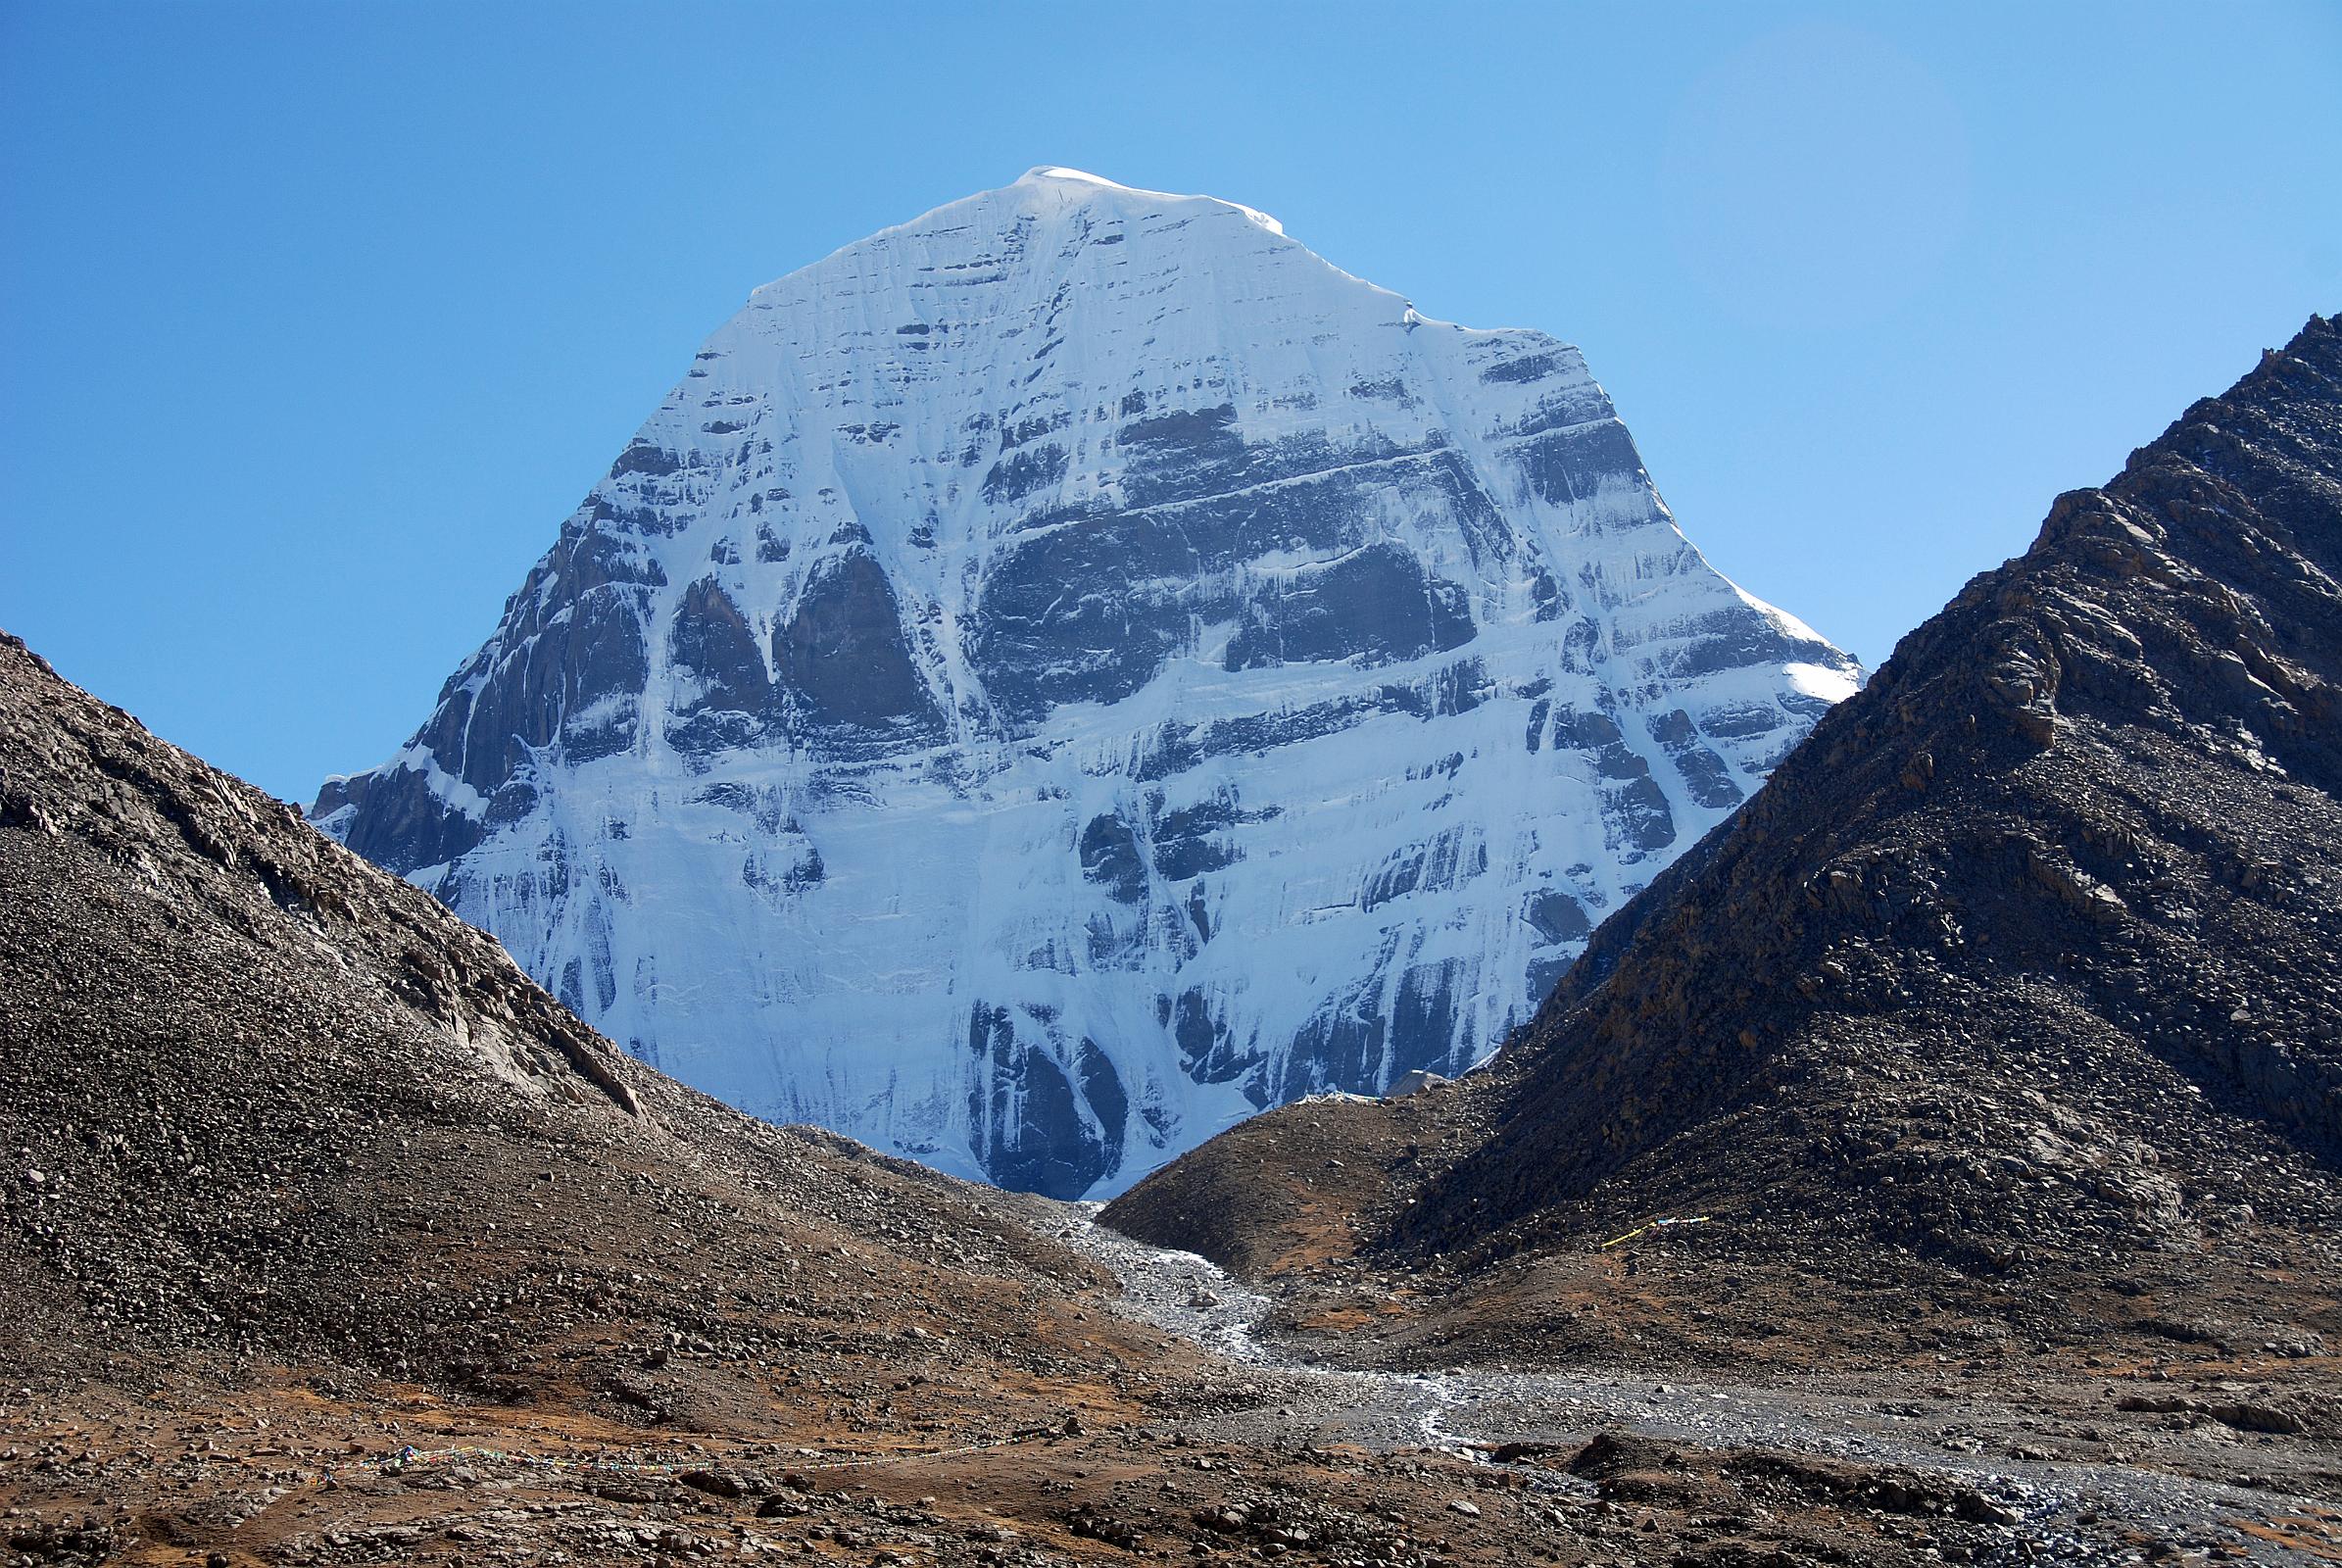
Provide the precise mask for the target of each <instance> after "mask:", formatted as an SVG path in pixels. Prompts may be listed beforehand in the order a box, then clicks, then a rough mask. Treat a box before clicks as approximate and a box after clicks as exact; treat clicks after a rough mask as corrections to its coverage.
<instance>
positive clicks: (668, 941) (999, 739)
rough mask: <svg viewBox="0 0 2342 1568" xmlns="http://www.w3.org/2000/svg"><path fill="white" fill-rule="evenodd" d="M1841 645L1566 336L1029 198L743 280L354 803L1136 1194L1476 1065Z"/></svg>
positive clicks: (564, 968)
mask: <svg viewBox="0 0 2342 1568" xmlns="http://www.w3.org/2000/svg"><path fill="white" fill-rule="evenodd" d="M1857 673H1858V672H1857V670H1856V667H1855V665H1854V663H1853V662H1852V661H1850V660H1849V659H1847V658H1846V657H1845V656H1844V655H1842V654H1840V653H1839V652H1837V651H1836V650H1835V649H1833V648H1831V647H1830V645H1829V644H1827V643H1825V642H1823V641H1822V640H1821V639H1820V638H1818V637H1817V636H1815V635H1814V634H1813V633H1812V632H1811V631H1809V630H1807V629H1806V628H1805V627H1804V626H1803V625H1801V624H1800V623H1799V622H1797V621H1796V620H1794V619H1792V618H1791V617H1789V616H1787V615H1784V614H1782V613H1780V612H1778V611H1775V610H1772V609H1770V608H1768V607H1767V606H1765V605H1762V604H1760V603H1758V602H1757V601H1755V600H1754V599H1751V598H1750V597H1749V596H1748V595H1746V594H1744V593H1742V592H1741V591H1740V590H1739V589H1737V588H1735V587H1734V586H1733V585H1732V583H1730V582H1729V581H1727V580H1726V579H1725V578H1724V577H1722V576H1721V575H1719V574H1718V573H1717V572H1716V571H1715V570H1714V569H1713V568H1711V567H1710V566H1709V565H1708V564H1707V563H1706V562H1705V561H1703V560H1702V559H1701V558H1700V556H1699V554H1698V552H1696V551H1695V550H1693V549H1692V548H1691V546H1690V545H1688V544H1687V543H1685V542H1684V539H1683V535H1682V534H1680V533H1679V532H1678V531H1677V530H1676V526H1675V523H1674V520H1673V518H1672V517H1671V516H1670V515H1668V513H1667V510H1666V508H1665V507H1664V506H1663V505H1662V504H1661V503H1660V501H1659V497H1658V495H1657V494H1656V492H1655V491H1654V490H1653V489H1652V486H1651V482H1650V479H1649V477H1648V476H1647V475H1646V474H1645V473H1644V472H1643V469H1642V466H1641V462H1640V460H1639V458H1638V457H1637V456H1636V454H1635V444H1634V442H1633V441H1632V440H1631V439H1630V438H1629V436H1628V434H1627V431H1626V428H1625V427H1624V426H1623V425H1621V424H1620V423H1619V421H1618V419H1617V418H1616V417H1615V416H1614V415H1613V414H1612V412H1611V408H1610V403H1609V400H1608V398H1607V397H1605V396H1604V394H1603V392H1602V389H1601V388H1600V387H1599V386H1597V385H1595V384H1594V382H1593V381H1592V379H1591V378H1590V377H1589V376H1588V375H1587V373H1586V366H1585V363H1584V361H1583V360H1582V359H1581V358H1580V356H1579V354H1578V352H1577V351H1576V350H1575V349H1572V348H1568V347H1565V346H1563V345H1562V344H1560V343H1557V342H1555V341H1553V340H1552V339H1551V338H1548V337H1545V336H1543V335H1541V334H1538V333H1536V332H1526V331H1495V332H1480V331H1470V330H1467V329H1465V328H1462V327H1458V326H1453V325H1449V324H1447V323H1444V322H1439V321H1433V320H1428V319H1424V318H1422V317H1419V316H1417V315H1416V313H1415V312H1414V311H1413V310H1412V309H1411V308H1410V307H1409V306H1408V304H1407V302H1406V301H1404V300H1402V299H1400V298H1398V297H1397V296H1395V295H1393V294H1390V293H1388V292H1386V291H1384V290H1382V289H1379V288H1376V287H1374V286H1372V285H1371V284H1368V283H1364V282H1361V281H1359V280H1358V279H1356V278H1354V277H1351V276H1349V275H1348V274H1346V273H1344V272H1342V271H1340V270H1337V269H1335V268H1333V267H1331V266H1329V265H1328V264H1327V263H1325V262H1324V261H1322V260H1320V259H1319V258H1318V257H1317V256H1315V255H1312V254H1311V253H1310V252H1309V251H1308V250H1306V249H1304V248H1303V247H1302V246H1300V245H1299V244H1297V243H1295V242H1294V241H1293V240H1291V239H1289V238H1287V237H1286V236H1285V234H1284V233H1283V231H1282V230H1281V229H1280V228H1279V227H1278V225H1277V224H1276V223H1275V222H1274V221H1271V220H1270V219H1268V218H1266V217H1264V216H1263V215H1261V214H1259V213H1255V212H1252V211H1250V210H1249V209H1246V208H1244V207H1238V206H1232V205H1230V204H1228V203H1226V202H1219V201H1213V200H1209V199H1206V198H1202V197H1192V196H1167V195H1162V194H1158V193H1155V192H1151V191H1139V190H1132V189H1129V188H1126V187H1124V186H1120V185H1116V184H1112V183H1110V182H1107V181H1104V180H1100V179H1098V178H1096V177H1094V176H1091V175H1087V174H1081V173H1077V172H1072V171H1067V170H1056V169H1039V170H1035V171H1034V172H1031V173H1029V174H1027V175H1026V176H1025V177H1024V178H1022V179H1020V180H1018V181H1017V182H1016V183H1015V184H1013V185H1010V186H1007V187H1006V188H1004V189H1001V190H995V191H988V192H986V193H984V194H982V195H979V196H974V197H970V198H969V199H967V200H965V201H960V202H954V203H952V204H951V205H950V206H948V207H942V208H939V209H937V210H936V211H934V212H932V213H929V214H927V215H926V216H925V217H923V218H920V219H917V220H916V221H912V222H910V223H907V224H904V225H903V226H902V227H900V228H891V229H888V230H886V231H884V232H882V233H879V234H876V235H873V236H872V237H870V238H869V239H866V240H863V241H862V242H860V243H859V244H855V245H850V246H848V247H847V248H846V249H844V250H842V251H839V252H838V253H837V254H835V255H833V256H831V257H829V258H828V259H827V260H825V261H822V262H820V263H817V264H816V265H814V266H812V267H809V268H807V269H805V270H803V271H800V272H795V273H792V274H790V275H789V276H787V277H785V278H782V279H781V280H780V281H779V282H777V283H772V284H769V285H767V286H766V287H764V288H762V289H759V290H757V291H756V294H755V295H754V296H753V297H752V298H751V299H750V301H749V304H748V307H747V308H746V309H745V310H743V311H742V312H741V313H740V314H739V315H738V316H736V317H734V318H733V319H731V320H730V321H728V322H726V323H725V324H724V326H723V327H722V328H721V329H720V330H718V331H717V332H716V334H715V335H714V336H713V337H711V338H709V339H708V340H707V345H706V346H705V347H704V348H703V349H702V350H701V351H700V353H699V354H698V356H697V357H696V359H695V361H694V363H693V366H692V368H691V369H690V371H689V373H688V374H687V375H686V376H685V378H684V379H683V381H682V383H681V384H680V385H678V386H677V387H676V389H675V390H674V392H673V393H671V394H670V395H669V396H668V398H667V400H666V402H665V403H664V405H663V406H661V407H660V409H659V412H658V413H657V414H655V415H653V416H652V417H651V418H650V420H649V421H648V422H647V423H645V424H644V425H643V427H642V429H641V431H640V432H639V433H638V434H637V435H636V436H635V438H634V439H633V441H632V442H631V443H629V445H628V446H627V448H626V450H625V452H624V453H622V454H621V455H620V456H619V458H618V460H617V462H616V464H615V465H614V466H612V467H611V469H610V474H609V476H608V477H607V478H605V479H604V480H603V481H602V482H601V483H600V484H599V485H597V486H596V487H595V490H594V492H593V494H592V495H591V496H590V497H589V498H588V499H587V501H586V503H585V505H584V506H583V507H581V508H580V509H579V510H578V512H577V513H576V515H573V516H572V517H571V518H570V519H569V520H568V522H567V523H566V524H564V525H563V527H562V529H561V538H560V540H559V542H558V543H556V544H555V546H554V548H553V549H552V551H551V552H550V553H549V554H547V556H546V557H545V559H544V560H543V561H542V562H540V563H539V564H538V565H537V567H536V568H535V570H533V571H532V572H531V573H530V574H529V577H528V579H527V581H526V582H524V583H523V584H522V585H521V587H520V591H519V592H518V593H517V594H515V595H514V596H513V597H512V601H511V602H510V604H509V605H508V606H507V608H506V612H505V617H504V620H503V623H502V624H501V625H499V626H498V627H497V629H496V632H495V634H494V635H493V636H492V637H490V639H489V640H488V642H487V644H486V645H485V646H484V647H482V648H481V649H480V650H479V652H478V653H476V654H474V655H473V656H472V657H471V658H470V659H469V660H468V661H467V662H465V663H464V666H463V667H462V668H461V669H459V670H458V671H457V672H456V674H455V675H454V677H453V678H452V679H450V680H449V682H448V684H447V686H446V688H445V690H444V691H443V692H442V693H441V695H440V700H439V706H438V709H437V711H434V712H433V713H432V715H431V717H430V719H429V720H428V721H427V722H426V723H425V724H424V725H423V727H422V729H421V730H420V731H419V732H417V733H416V735H415V738H414V739H413V740H412V741H411V742H410V743H409V744H408V746H407V747H406V748H405V749H404V750H403V751H401V752H400V753H399V754H398V755H397V756H396V757H394V758H392V759H391V760H389V761H388V762H386V763H384V764H383V765H382V766H381V767H379V768H376V769H375V770H374V771H372V772H370V773H366V774H362V775H359V776H357V777H354V778H349V779H337V780H334V781H332V782H330V783H328V784H327V785H326V786H325V788H324V791H323V793H322V794H321V795H320V796H319V797H318V801H317V808H316V814H317V819H318V821H319V822H320V823H321V824H322V825H323V826H325V827H326V828H327V829H329V830H330V831H332V832H334V833H336V834H338V835H339V836H340V837H342V838H343V839H344V840H346V841H347V842H348V843H349V844H350V845H351V846H352V847H353V848H355V849H357V850H359V851H361V852H363V853H364V854H366V855H367V856H369V857H371V858H374V859H376V860H378V861H380V862H382V863H383V864H385V865H388V866H390V867H392V868H393V869H395V870H398V871H401V872H403V873H405V874H407V875H408V876H410V877H412V878H414V879H415V881H417V882H419V883H421V884H422V885H424V886H425V887H428V888H430V889H432V890H434V891H435V892H437V893H438V895H439V896H440V897H441V898H443V899H444V900H446V901H447V903H449V904H450V905H452V906H453V907H455V908H456V909H457V910H458V911H459V912H460V913H462V914H463V915H464V916H465V917H466V918H467V919H469V920H472V921H473V922H475V923H477V924H479V925H482V926H485V927H486V928H488V929H489V930H490V931H493V932H494V933H495V934H496V935H497V936H498V937H500V938H501V939H502V940H503V941H504V943H505V945H506V946H507V947H508V948H509V949H511V950H512V954H513V956H515V957H516V958H518V959H519V960H520V962H521V963H522V964H523V965H524V966H526V967H527V968H528V969H529V971H530V972H531V973H533V974H535V975H536V976H537V977H538V978H539V979H541V980H542V981H544V982H545V984H546V985H548V986H550V987H552V988H553V989H554V990H556V991H557V992H558V993H559V994H560V996H561V998H562V999H563V1000H564V1001H565V1002H567V1003H568V1004H569V1005H570V1006H571V1007H573V1008H575V1009H576V1010H577V1011H578V1012H579V1013H580V1014H581V1015H582V1016H583V1017H585V1018H586V1019H587V1020H589V1021H590V1022H592V1023H594V1024H596V1025H598V1026H599V1027H600V1028H601V1029H602V1030H603V1031H604V1032H606V1033H608V1034H610V1036H612V1037H614V1038H616V1039H618V1040H620V1041H623V1042H626V1043H628V1044H629V1045H630V1046H631V1047H632V1049H634V1050H635V1051H636V1052H638V1053H639V1054H642V1055H643V1056H645V1057H647V1058H649V1059H650V1060H652V1061H654V1062H656V1063H657V1064H658V1065H659V1066H660V1067H663V1068H664V1069H666V1070H667V1071H668V1072H670V1073H673V1074H675V1075H677V1076H679V1077H681V1078H683V1079H684V1080H686V1081H687V1082H690V1083H692V1084H696V1085H698V1086H700V1087H701V1088H704V1089H707V1090H708V1091H710V1092H712V1093H714V1094H716V1095H719V1096H721V1097H722V1098H723V1099H725V1100H728V1101H730V1102H731V1103H734V1104H736V1105H739V1106H741V1107H743V1108H745V1109H748V1110H751V1111H754V1112H756V1113H757V1114H759V1115H764V1116H770V1117H776V1118H781V1119H786V1120H793V1121H815V1122H821V1123H825V1124H827V1125H829V1126H831V1127H835V1128H838V1129H840V1130H841V1131H844V1132H848V1133H851V1134H853V1135H854V1136H855V1137H857V1138H861V1139H864V1140H866V1141H868V1142H870V1143H872V1144H875V1145H878V1146H880V1147H881V1148H885V1149H890V1150H895V1151H899V1152H903V1153H907V1154H911V1155H914V1156H916V1157H918V1158H921V1159H924V1160H928V1161H930V1162H932V1163H934V1164H937V1165H940V1166H942V1167H944V1168H946V1169H948V1170H952V1171H956V1172H960V1173H963V1174H969V1175H981V1176H985V1177H988V1178H990V1179H992V1180H994V1181H998V1182H1000V1183H1003V1184H1006V1185H1010V1186H1016V1187H1025V1188H1032V1189H1037V1190H1040V1191H1044V1192H1049V1193H1053V1194H1058V1195H1068V1196H1070V1195H1079V1194H1093V1195H1102V1194H1107V1193H1112V1192H1115V1191H1118V1190H1119V1189H1121V1188H1122V1187H1124V1186H1127V1185H1128V1184H1129V1183H1131V1182H1133V1181H1135V1180H1136V1179H1137V1178H1138V1177H1139V1176H1141V1175H1143V1174H1145V1173H1146V1172H1147V1170H1149V1169H1150V1168H1152V1167H1153V1166H1155V1165H1157V1164H1159V1163H1161V1162H1162V1161H1163V1160H1164V1159H1166V1158H1168V1157H1170V1156H1171V1155H1173V1154H1175V1153H1177V1152H1181V1151H1183V1150H1185V1149H1188V1148H1190V1147H1192V1146H1193V1145H1195V1144H1196V1143H1199V1142H1200V1141H1202V1140H1203V1139H1204V1138H1206V1137H1208V1136H1210V1135H1211V1134H1212V1133H1213V1132H1215V1131H1216V1130H1218V1129H1220V1128H1222V1127H1224V1126H1226V1125H1228V1124H1229V1123H1230V1122H1231V1121H1233V1120H1235V1119H1237V1118H1239V1117H1242V1116H1244V1115H1245V1114H1247V1113H1248V1112H1250V1111H1252V1110H1254V1109H1256V1108H1259V1107H1261V1106H1264V1105H1267V1104H1270V1103H1275V1102H1279V1101H1284V1100H1289V1099H1293V1098H1294V1097H1297V1096H1300V1095H1304V1094H1308V1093H1311V1092H1313V1091H1318V1090H1323V1089H1330V1088H1333V1089H1347V1090H1367V1091H1371V1090H1374V1089H1377V1088H1379V1087H1381V1086H1383V1085H1385V1084H1387V1083H1388V1082H1389V1081H1390V1080H1391V1079H1392V1078H1393V1077H1395V1076H1396V1075H1398V1074H1400V1073H1403V1072H1405V1071H1407V1070H1409V1069H1411V1068H1416V1067H1426V1066H1429V1067H1433V1068H1438V1069H1444V1070H1454V1069H1458V1068H1460V1067H1462V1066H1464V1065H1466V1064H1468V1063H1470V1062H1472V1061H1474V1060H1476V1059H1478V1058H1480V1057H1483V1056H1485V1055H1487V1054H1488V1053H1489V1052H1490V1051H1491V1050H1493V1049H1494V1047H1495V1045H1496V1044H1497V1042H1498V1041H1499V1039H1500V1038H1501V1036H1502V1034H1503V1032H1504V1030H1505V1029H1506V1028H1507V1027H1508V1026H1509V1025H1511V1024H1513V1023H1515V1022H1518V1021H1520V1020H1522V1019H1525V1018H1526V1017H1527V1016H1528V1015H1529V1013H1530V1011H1531V1010H1532V1009H1533V1007H1534V1005H1535V1004H1536V1002H1537V998H1538V997H1539V996H1540V994H1541V993H1542V992H1543V991H1544V989H1545V988H1546V987H1547V986H1548V985H1549V984H1550V983H1551V981H1552V980H1553V978H1554V977H1555V975H1556V974H1557V973H1558V972H1559V970H1560V969H1561V968H1562V967H1563V966H1564V965H1565V964H1566V963H1567V961H1568V960H1569V958H1570V957H1572V956H1574V955H1575V954H1576V953H1577V952H1578V951H1579V949H1580V948H1581V947H1582V946H1583V944H1584V940H1585V938H1586V934H1587V931H1588V928H1589V926H1590V924H1591V923H1593V922H1596V921H1598V920H1599V919H1600V918H1601V917H1602V915H1603V914H1604V913H1605V912H1606V911H1607V910H1609V909H1610V908H1612V907H1615V906H1616V905H1617V904H1618V903H1619V901H1620V900H1622V899H1624V898H1625V897H1626V896H1627V895H1628V894H1630V893H1632V892H1634V891H1635V889H1636V888H1638V887H1640V886H1641V885H1642V884H1643V883H1645V882H1647V881H1648V880H1649V879H1650V878H1651V877H1652V875H1654V874H1655V873H1656V872H1657V871H1658V870H1659V868H1660V867H1661V866H1663V865H1664V864H1665V863H1666V862H1667V861H1668V860H1669V859H1670V858H1672V857H1673V856H1675V855H1676V854H1677V853H1678V852H1679V851H1681V850H1683V849H1684V848H1686V847H1687V846H1689V845H1690V844H1691V843H1692V842H1693V841H1694V840H1695V839H1696V838H1698V837H1699V835H1700V834H1701V833H1702V832H1704V831H1705V830H1706V829H1707V828H1708V827H1709V826H1710V825H1711V824H1713V823H1715V822H1716V821H1718V820H1719V819H1721V818H1722V817H1723V816H1724V815H1726V814H1727V813H1729V812H1730V811H1731V810H1732V808H1733V807H1734V806H1736V805H1737V804H1738V803H1739V802H1740V800H1741V799H1742V798H1743V797H1744V796H1746V795H1747V794H1748V793H1749V791H1751V790H1752V789H1754V788H1755V787H1756V785H1757V783H1758V782H1759V781H1760V780H1761V779H1762V778H1763V776H1764V774H1765V771H1766V769H1767V768H1768V767H1770V766H1771V765H1772V763H1773V762H1774V761H1775V760H1777V759H1778V758H1779V757H1781V754H1782V753H1783V752H1784V751H1785V750H1786V749H1787V748H1788V747H1789V746H1790V745H1792V744H1793V743H1794V742H1795V741H1796V740H1797V739H1798V738H1800V737H1801V736H1802V735H1803V734H1804V733H1805V731H1806V729H1807V728H1808V727H1809V726H1810V725H1811V724H1812V722H1813V720H1814V718H1815V716H1816V715H1817V714H1818V713H1819V712H1821V711H1822V710H1823V709H1824V708H1825V707H1827V706H1828V704H1829V703H1830V702H1831V701H1833V700H1835V699H1837V698H1839V697H1841V696H1844V695H1845V694H1846V693H1848V692H1849V691H1851V690H1852V688H1853V684H1854V682H1855V680H1856V679H1857Z"/></svg>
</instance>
